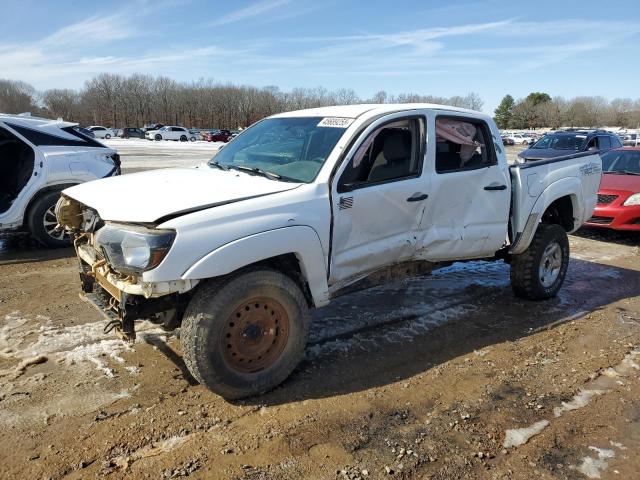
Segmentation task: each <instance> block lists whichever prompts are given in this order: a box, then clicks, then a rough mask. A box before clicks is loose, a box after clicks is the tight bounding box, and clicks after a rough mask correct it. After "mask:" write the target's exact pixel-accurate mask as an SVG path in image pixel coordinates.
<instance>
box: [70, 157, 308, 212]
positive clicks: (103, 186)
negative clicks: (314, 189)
mask: <svg viewBox="0 0 640 480" xmlns="http://www.w3.org/2000/svg"><path fill="white" fill-rule="evenodd" d="M297 186H299V184H297V183H284V182H275V181H273V180H269V179H267V178H264V177H256V176H252V175H249V174H246V173H241V172H238V171H227V172H225V171H222V170H218V169H215V168H209V167H205V168H200V167H196V168H167V169H158V170H149V171H146V172H139V173H133V174H129V175H123V176H119V177H112V178H106V179H104V180H103V181H102V182H101V183H100V184H92V185H78V186H76V187H73V188H72V189H70V190H68V191H65V193H66V194H68V195H70V196H72V197H73V198H75V199H76V200H78V201H79V202H82V203H84V204H85V205H90V206H92V207H93V208H95V209H96V210H97V211H98V213H99V215H100V217H101V218H102V219H103V220H112V221H119V222H131V223H152V222H156V221H158V220H159V219H161V218H162V217H165V216H167V215H171V214H176V213H177V212H186V211H190V210H192V209H197V208H201V207H203V206H207V205H209V206H211V207H212V206H215V205H220V204H224V203H231V202H234V201H237V200H239V199H243V198H251V197H260V196H263V195H267V194H270V193H275V192H279V191H284V190H291V189H292V188H296V187H297ZM125 192H135V195H136V197H137V199H139V200H138V201H132V200H131V196H130V195H129V194H126V193H125ZM168 192H172V194H168ZM176 192H179V195H176V194H175V193H176Z"/></svg>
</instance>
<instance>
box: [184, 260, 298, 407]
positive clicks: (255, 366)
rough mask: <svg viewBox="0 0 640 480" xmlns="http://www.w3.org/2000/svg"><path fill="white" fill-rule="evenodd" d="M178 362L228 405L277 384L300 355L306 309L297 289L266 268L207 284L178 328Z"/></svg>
mask: <svg viewBox="0 0 640 480" xmlns="http://www.w3.org/2000/svg"><path fill="white" fill-rule="evenodd" d="M180 332H181V333H180V336H181V339H182V348H183V352H184V361H185V363H186V365H187V367H188V368H189V370H190V371H191V373H192V374H193V376H194V377H195V378H196V379H197V380H198V381H199V382H200V383H202V384H203V385H205V386H206V387H207V388H209V389H210V390H212V391H214V392H215V393H217V394H219V395H221V396H222V397H224V398H226V399H229V400H233V399H239V398H244V397H249V396H252V395H258V394H260V393H264V392H266V391H268V390H271V389H272V388H274V387H275V386H277V385H279V384H280V383H282V382H283V381H284V380H285V379H286V378H287V377H288V376H289V375H290V374H291V372H292V371H293V370H294V368H295V367H296V365H298V363H299V362H300V360H301V359H302V357H303V355H304V348H305V345H306V343H307V336H308V333H309V310H308V307H307V302H306V299H305V297H304V294H303V293H302V291H301V290H300V287H299V286H298V285H297V284H296V283H295V282H294V281H293V280H292V279H291V278H289V277H288V276H286V275H284V274H283V273H280V272H278V271H275V270H271V269H266V268H262V269H257V270H247V271H244V272H242V273H239V274H237V275H234V276H232V277H225V278H224V279H222V280H214V281H210V282H208V283H206V284H204V285H202V287H201V288H200V289H199V290H198V291H197V292H196V294H195V295H194V297H193V298H192V299H191V301H190V302H189V305H188V307H187V310H186V312H185V315H184V318H183V320H182V327H181V329H180Z"/></svg>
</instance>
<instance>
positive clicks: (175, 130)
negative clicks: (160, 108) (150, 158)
mask: <svg viewBox="0 0 640 480" xmlns="http://www.w3.org/2000/svg"><path fill="white" fill-rule="evenodd" d="M144 135H145V138H146V139H147V140H179V141H181V142H187V141H189V140H191V141H192V142H195V141H196V136H195V135H192V134H191V133H189V130H187V129H186V128H184V127H177V126H170V127H162V128H161V129H160V130H148V131H147V132H145V134H144Z"/></svg>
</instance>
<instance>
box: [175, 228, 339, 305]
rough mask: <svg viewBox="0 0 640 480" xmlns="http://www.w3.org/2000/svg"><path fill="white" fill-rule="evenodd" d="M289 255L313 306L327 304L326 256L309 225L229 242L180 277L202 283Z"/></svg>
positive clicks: (267, 232) (257, 234) (276, 230)
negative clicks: (306, 287) (297, 266)
mask: <svg viewBox="0 0 640 480" xmlns="http://www.w3.org/2000/svg"><path fill="white" fill-rule="evenodd" d="M288 253H293V254H294V255H295V256H296V258H297V259H298V263H299V264H300V270H301V271H302V275H303V276H304V278H305V280H306V281H307V284H308V285H309V290H310V292H311V297H312V298H313V303H314V305H315V306H316V307H321V306H323V305H326V304H328V303H329V287H328V284H327V267H326V260H325V259H326V255H325V252H324V250H323V248H322V244H321V243H320V237H318V234H317V233H316V231H315V230H314V229H313V228H311V227H308V226H302V225H298V226H291V227H282V228H277V229H275V230H268V231H266V232H261V233H256V234H254V235H250V236H248V237H243V238H240V239H238V240H234V241H232V242H229V243H227V244H225V245H222V246H221V247H218V248H216V249H215V250H213V251H212V252H210V253H209V254H207V255H205V256H204V257H203V258H201V259H200V260H198V261H197V262H196V263H195V264H193V265H192V266H191V267H190V268H189V269H188V270H187V271H186V272H185V273H184V274H183V275H182V277H181V278H182V279H183V280H201V279H205V278H212V277H218V276H221V275H226V274H228V273H231V272H233V271H235V270H238V269H239V268H242V267H246V266H248V265H251V264H254V263H257V262H260V261H261V260H266V259H268V258H272V257H275V256H278V255H284V254H288Z"/></svg>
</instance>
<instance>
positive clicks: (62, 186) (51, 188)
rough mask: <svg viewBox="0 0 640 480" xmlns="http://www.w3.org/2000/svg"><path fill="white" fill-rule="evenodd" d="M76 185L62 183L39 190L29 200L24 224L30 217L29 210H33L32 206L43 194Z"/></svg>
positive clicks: (23, 220)
mask: <svg viewBox="0 0 640 480" xmlns="http://www.w3.org/2000/svg"><path fill="white" fill-rule="evenodd" d="M74 185H77V184H76V183H65V184H62V185H49V186H47V187H44V188H42V189H40V190H38V192H37V193H36V194H35V195H34V196H33V197H31V200H29V203H28V204H27V208H25V209H24V218H23V219H22V222H23V225H26V224H27V219H28V217H29V212H30V211H31V207H33V204H34V203H36V202H37V201H38V200H39V199H40V198H41V197H42V196H43V195H46V194H47V193H49V192H55V191H59V192H62V190H64V189H66V188H69V187H73V186H74Z"/></svg>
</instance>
